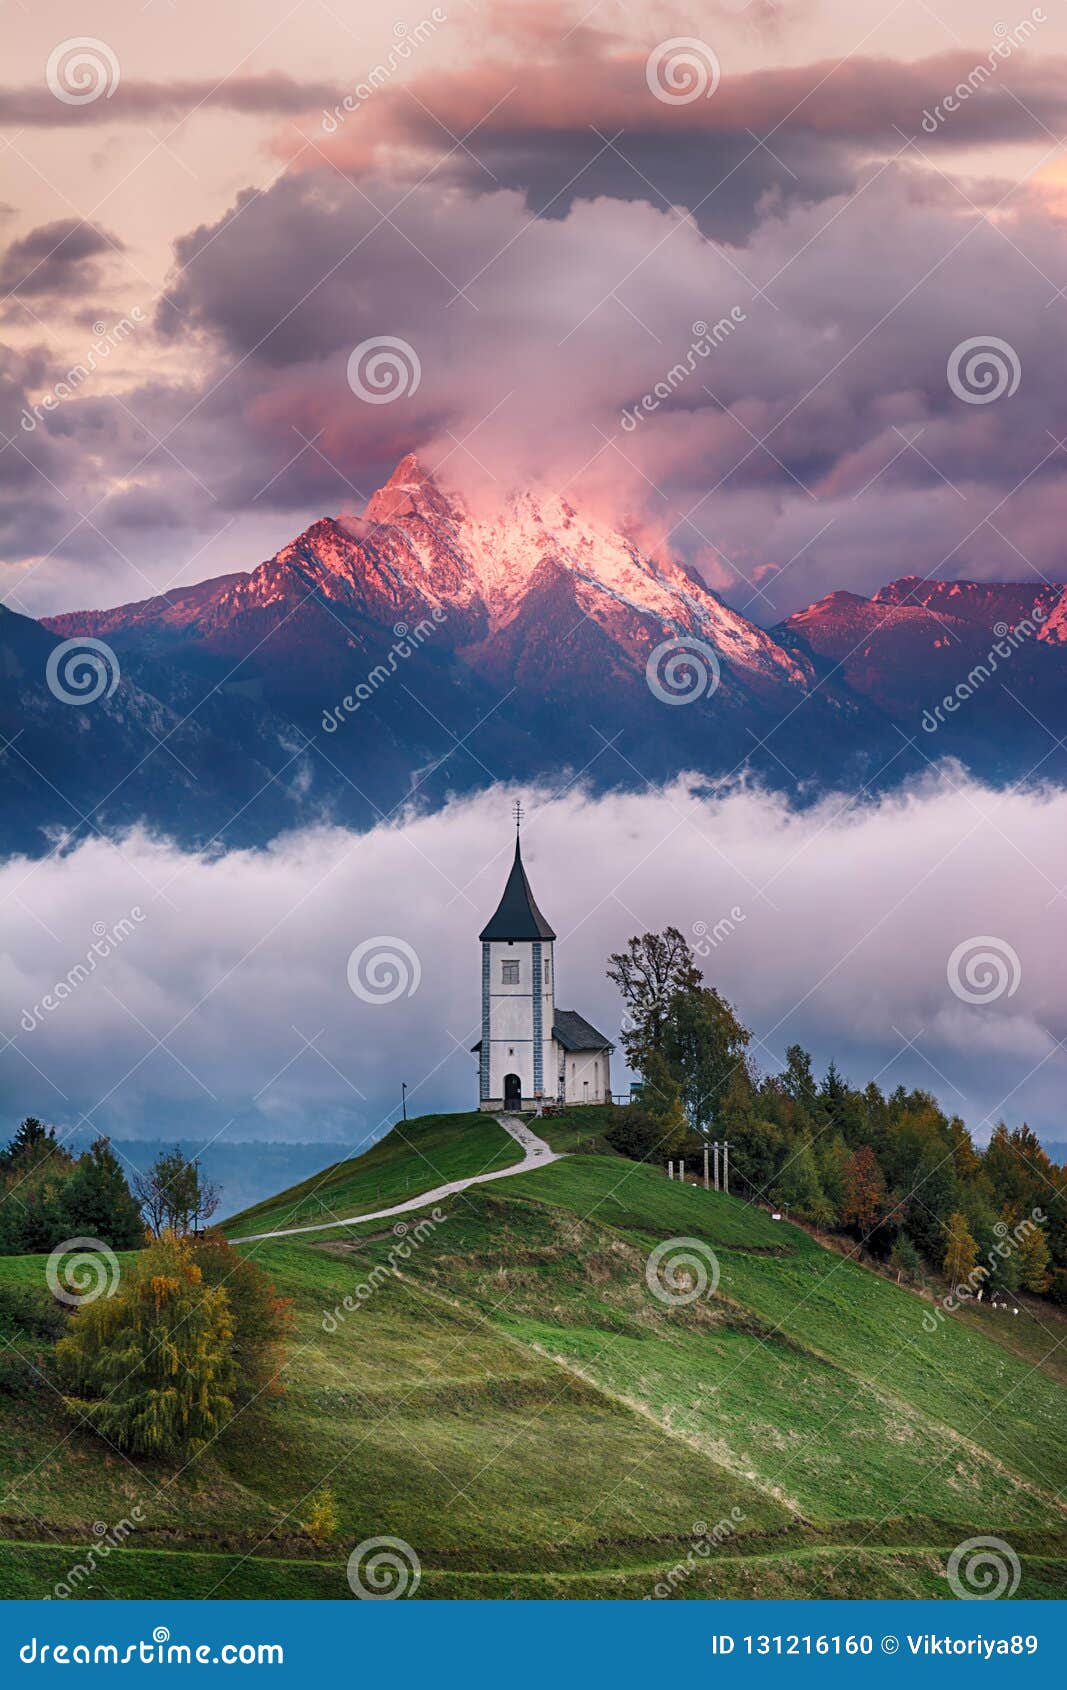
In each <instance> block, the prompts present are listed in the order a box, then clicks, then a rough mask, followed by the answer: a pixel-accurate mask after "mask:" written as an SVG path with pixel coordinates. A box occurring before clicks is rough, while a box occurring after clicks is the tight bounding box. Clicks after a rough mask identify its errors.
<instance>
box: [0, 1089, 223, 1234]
mask: <svg viewBox="0 0 1067 1690" xmlns="http://www.w3.org/2000/svg"><path fill="white" fill-rule="evenodd" d="M219 1199H220V1192H219V1190H218V1187H217V1186H215V1185H213V1184H212V1183H211V1181H210V1180H208V1179H206V1178H205V1177H204V1174H203V1170H202V1169H201V1167H200V1163H199V1160H198V1159H197V1158H195V1157H194V1158H192V1159H191V1160H190V1159H189V1158H187V1157H186V1156H184V1155H183V1154H182V1151H181V1150H180V1148H179V1147H178V1146H177V1145H175V1147H174V1149H173V1150H164V1151H161V1152H160V1154H159V1155H158V1156H157V1157H156V1159H155V1161H154V1162H153V1163H152V1165H151V1167H149V1168H147V1169H146V1170H144V1171H139V1170H136V1171H134V1172H133V1176H132V1179H130V1180H127V1177H126V1174H125V1173H124V1171H123V1167H122V1164H121V1162H120V1161H119V1158H118V1156H117V1155H116V1154H115V1151H114V1150H113V1149H112V1146H111V1143H110V1141H109V1140H108V1139H107V1138H106V1137H101V1138H98V1139H96V1140H95V1141H94V1143H92V1144H91V1145H90V1146H89V1148H88V1149H87V1150H85V1151H82V1152H81V1153H80V1154H78V1155H74V1154H72V1153H71V1151H70V1150H68V1149H67V1147H66V1146H65V1145H64V1144H63V1143H62V1142H61V1141H60V1140H59V1139H58V1138H57V1136H56V1131H55V1128H54V1127H46V1126H44V1125H43V1123H42V1122H41V1121H39V1120H38V1119H37V1117H36V1116H33V1115H28V1116H27V1117H26V1119H25V1120H24V1121H22V1122H20V1124H19V1126H18V1127H17V1129H16V1130H15V1133H14V1135H13V1136H12V1138H11V1140H10V1142H9V1143H8V1144H7V1145H6V1146H5V1147H4V1148H3V1149H2V1150H0V1255H3V1256H26V1255H44V1254H46V1253H48V1252H50V1251H51V1250H53V1249H54V1248H55V1247H56V1245H57V1244H61V1243H63V1242H65V1241H66V1240H67V1239H68V1238H95V1239H99V1241H100V1242H101V1243H102V1244H106V1245H108V1247H109V1248H110V1249H112V1250H131V1249H136V1248H138V1247H139V1246H140V1245H142V1244H144V1243H145V1242H146V1239H147V1238H149V1237H155V1238H158V1237H160V1236H161V1234H162V1233H164V1232H166V1231H172V1232H174V1233H176V1234H177V1235H178V1236H184V1235H185V1234H186V1233H190V1232H199V1231H202V1230H203V1228H204V1227H205V1226H206V1225H207V1223H208V1221H209V1220H210V1219H211V1217H212V1215H213V1214H214V1213H215V1211H216V1209H217V1208H218V1205H219Z"/></svg>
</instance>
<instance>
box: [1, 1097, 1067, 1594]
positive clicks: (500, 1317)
mask: <svg viewBox="0 0 1067 1690" xmlns="http://www.w3.org/2000/svg"><path fill="white" fill-rule="evenodd" d="M592 1114H593V1112H592V1111H590V1117H591V1116H592ZM596 1127H597V1123H595V1122H594V1121H592V1119H589V1121H588V1122H587V1125H586V1128H585V1131H584V1134H583V1142H582V1144H581V1145H579V1144H578V1142H577V1135H578V1131H579V1128H578V1125H577V1122H576V1119H575V1118H573V1117H572V1118H568V1119H567V1120H566V1121H563V1122H559V1123H556V1122H553V1123H546V1136H547V1137H550V1139H552V1140H553V1142H554V1143H555V1144H556V1146H557V1147H558V1148H567V1149H569V1150H571V1151H572V1152H573V1153H572V1154H569V1155H568V1156H567V1157H566V1159H565V1160H563V1161H561V1162H558V1163H554V1164H552V1165H551V1166H549V1167H545V1168H540V1169H537V1170H535V1171H533V1172H529V1173H523V1174H518V1175H516V1176H515V1177H514V1178H513V1179H508V1180H503V1181H498V1182H496V1183H494V1184H491V1185H488V1186H485V1187H481V1188H478V1187H475V1188H472V1189H470V1190H468V1191H466V1192H464V1193H462V1194H461V1195H460V1196H458V1197H454V1198H451V1199H449V1200H448V1201H447V1203H445V1204H444V1205H442V1207H443V1209H444V1212H445V1215H446V1217H447V1218H446V1219H445V1220H444V1221H442V1222H441V1224H439V1225H436V1226H435V1227H434V1228H433V1229H432V1230H430V1231H429V1233H428V1235H426V1236H425V1237H424V1238H423V1240H422V1242H416V1240H415V1238H414V1236H412V1235H409V1237H410V1244H409V1254H408V1256H407V1257H406V1259H404V1260H402V1261H397V1260H396V1257H395V1255H394V1262H395V1263H396V1267H397V1271H396V1272H391V1273H389V1275H388V1276H387V1277H386V1278H385V1279H384V1280H383V1282H382V1283H380V1284H379V1285H378V1287H377V1289H375V1290H374V1292H373V1294H372V1295H370V1296H369V1297H367V1298H366V1300H365V1301H362V1302H358V1303H356V1305H355V1312H352V1313H346V1312H345V1309H344V1299H345V1297H346V1296H348V1297H349V1298H353V1297H354V1293H355V1288H356V1287H357V1286H358V1285H359V1284H361V1283H365V1282H367V1281H368V1276H369V1274H370V1273H371V1271H372V1269H373V1268H374V1267H375V1265H376V1264H378V1265H381V1264H384V1263H386V1262H387V1260H388V1256H389V1252H390V1251H391V1250H392V1251H395V1247H396V1243H397V1239H396V1236H395V1235H394V1233H393V1231H392V1229H391V1228H390V1227H389V1226H388V1225H387V1224H385V1223H375V1222H369V1223H364V1224H363V1225H359V1224H358V1223H357V1224H356V1225H353V1226H338V1227H336V1228H333V1229H331V1230H330V1231H328V1232H323V1233H316V1234H313V1235H310V1236H309V1237H307V1238H294V1239H287V1240H281V1241H265V1242H261V1243H257V1244H252V1245H246V1246H242V1251H243V1252H244V1253H246V1254H249V1255H251V1256H253V1257H254V1258H255V1259H256V1260H257V1261H258V1262H260V1263H261V1264H262V1266H263V1267H264V1268H265V1269H266V1270H267V1271H268V1272H269V1273H270V1274H271V1276H272V1278H273V1279H274V1281H275V1283H276V1285H277V1287H278V1289H279V1290H281V1291H284V1292H285V1293H286V1294H287V1295H289V1296H291V1297H292V1298H293V1299H294V1311H295V1334H294V1339H293V1343H292V1346H291V1349H290V1354H289V1359H288V1362H287V1365H286V1368H285V1386H286V1389H285V1394H284V1396H282V1397H281V1398H280V1399H277V1400H273V1401H269V1402H268V1401H266V1400H265V1399H263V1400H260V1401H257V1402H256V1403H254V1404H253V1405H252V1406H250V1407H249V1408H247V1409H245V1410H244V1411H242V1413H240V1414H239V1415H238V1416H237V1418H236V1420H235V1421H234V1422H233V1424H232V1425H231V1426H230V1427H229V1428H228V1430H227V1431H226V1433H225V1434H224V1435H223V1436H222V1437H221V1438H219V1440H218V1441H217V1442H216V1443H215V1444H214V1445H212V1446H211V1447H210V1448H209V1449H207V1450H206V1451H205V1452H203V1454H202V1455H200V1456H199V1457H198V1458H197V1459H196V1460H195V1461H193V1462H192V1463H190V1464H189V1465H188V1466H186V1467H184V1468H181V1467H168V1466H165V1465H163V1464H157V1463H146V1462H143V1461H138V1462H136V1463H133V1462H130V1461H128V1460H126V1459H125V1458H124V1457H123V1456H122V1455H120V1454H118V1453H117V1452H114V1451H111V1450H109V1449H108V1448H107V1447H106V1446H104V1445H102V1444H101V1443H100V1442H99V1440H97V1439H95V1438H93V1437H92V1436H90V1435H88V1434H86V1433H84V1432H81V1431H79V1430H77V1429H75V1428H73V1427H72V1423H71V1421H70V1419H69V1417H68V1416H67V1414H66V1412H65V1410H64V1409H63V1406H62V1403H61V1401H60V1400H59V1398H58V1395H57V1393H56V1392H55V1389H54V1387H53V1385H52V1384H51V1383H50V1380H49V1363H48V1346H47V1344H46V1343H44V1341H43V1340H32V1339H27V1338H22V1337H18V1336H14V1337H13V1338H12V1339H11V1342H9V1345H8V1348H7V1350H6V1352H5V1364H6V1372H5V1373H4V1375H3V1378H4V1380H6V1386H5V1388H4V1389H3V1390H0V1486H2V1491H0V1498H2V1499H0V1594H2V1595H4V1596H39V1595H43V1594H46V1593H47V1592H48V1590H49V1589H51V1588H52V1586H53V1585H55V1584H56V1583H57V1582H58V1581H60V1580H63V1579H66V1578H67V1576H68V1573H69V1569H70V1568H71V1566H72V1565H73V1564H75V1563H76V1562H77V1560H78V1557H79V1555H80V1556H81V1557H82V1558H84V1554H85V1552H86V1551H87V1550H88V1548H89V1547H90V1546H91V1545H92V1543H93V1542H94V1533H93V1524H94V1522H102V1523H107V1524H112V1525H113V1524H114V1523H115V1522H117V1521H118V1520H120V1519H122V1518H123V1517H130V1515H131V1510H132V1509H134V1508H135V1507H138V1508H140V1509H141V1510H142V1511H143V1522H142V1523H141V1524H140V1525H138V1527H137V1529H136V1531H135V1532H134V1533H133V1534H132V1535H131V1537H130V1538H129V1540H128V1542H127V1545H126V1547H124V1548H122V1549H118V1550H115V1551H113V1552H112V1553H111V1554H110V1555H109V1556H108V1557H107V1558H106V1560H105V1561H104V1562H103V1564H102V1565H101V1566H100V1567H99V1570H98V1571H97V1572H96V1573H95V1574H92V1575H91V1576H90V1578H89V1580H88V1581H86V1580H80V1581H79V1588H78V1594H79V1595H82V1596H86V1595H92V1596H98V1597H107V1596H109V1595H111V1596H119V1595H121V1596H150V1595H155V1594H168V1595H174V1596H248V1597H251V1596H256V1597H290V1596H291V1597H310V1596H327V1597H333V1598H338V1599H349V1597H350V1591H349V1586H348V1583H347V1580H346V1577H345V1564H346V1561H347V1557H348V1553H349V1551H350V1550H351V1549H352V1548H353V1546H354V1545H356V1544H358V1543H360V1542H362V1541H363V1540H364V1539H367V1538H372V1537H380V1536H392V1537H399V1538H402V1539H404V1540H405V1541H406V1542H407V1543H408V1544H410V1545H411V1546H412V1547H413V1549H414V1550H415V1551H416V1552H417V1554H418V1556H419V1558H420V1560H421V1564H422V1570H423V1576H422V1582H421V1585H420V1587H419V1591H418V1594H419V1596H420V1597H435V1596H436V1597H454V1596H485V1597H490V1596H519V1597H546V1596H574V1597H581V1596H627V1597H643V1596H646V1595H649V1594H651V1593H653V1592H654V1591H655V1589H656V1587H657V1585H659V1586H660V1587H661V1588H667V1586H665V1585H664V1583H663V1581H664V1580H666V1579H668V1577H670V1576H671V1574H672V1569H673V1577H671V1582H670V1586H669V1588H671V1590H672V1593H673V1594H675V1595H677V1596H679V1597H709V1596H813V1595H814V1596H818V1595H827V1596H831V1595H833V1596H842V1595H843V1596H850V1597H861V1596H882V1597H889V1596H908V1595H914V1596H923V1597H944V1596H948V1595H950V1594H951V1592H950V1590H949V1588H948V1586H947V1583H946V1579H945V1563H946V1560H947V1557H948V1555H949V1553H950V1552H951V1550H952V1548H953V1547H954V1546H956V1545H957V1544H959V1543H960V1542H961V1541H962V1540H964V1539H966V1538H970V1537H973V1536H977V1535H979V1534H990V1535H995V1536H997V1537H1000V1538H1003V1539H1004V1540H1005V1541H1006V1542H1007V1543H1009V1544H1010V1546H1011V1549H1012V1551H1013V1552H1014V1553H1015V1554H1016V1555H1017V1556H1018V1557H1019V1560H1020V1565H1021V1569H1022V1574H1021V1582H1020V1586H1019V1590H1018V1594H1019V1595H1020V1596H1024V1597H1025V1596H1030V1597H1051V1596H1054V1595H1062V1594H1063V1593H1064V1591H1065V1589H1067V1576H1065V1575H1067V1558H1065V1556H1067V1552H1065V1549H1064V1540H1063V1535H1062V1532H1063V1505H1062V1502H1061V1501H1060V1500H1059V1497H1058V1494H1057V1493H1058V1492H1059V1491H1060V1489H1061V1487H1063V1486H1064V1485H1065V1484H1067V1447H1065V1445H1067V1437H1065V1427H1064V1414H1063V1407H1064V1392H1063V1387H1062V1372H1061V1358H1062V1355H1063V1349H1062V1347H1061V1346H1062V1345H1063V1339H1064V1336H1065V1335H1067V1322H1065V1321H1064V1320H1063V1318H1062V1317H1061V1316H1060V1315H1059V1314H1058V1313H1056V1312H1054V1311H1050V1310H1048V1309H1047V1307H1046V1306H1044V1305H1042V1306H1041V1307H1040V1321H1041V1324H1040V1326H1039V1325H1038V1324H1037V1323H1036V1322H1035V1321H1034V1319H1033V1318H1032V1316H1031V1315H1030V1314H1027V1315H1026V1316H1025V1318H1024V1317H1020V1320H1019V1321H1015V1322H1012V1323H1011V1324H1010V1325H1007V1326H1006V1325H1005V1317H1004V1316H996V1315H993V1314H992V1313H990V1312H988V1311H978V1310H972V1311H970V1312H969V1313H968V1315H967V1316H966V1318H960V1319H956V1318H951V1319H949V1320H947V1321H946V1322H945V1323H944V1325H943V1326H941V1327H940V1328H939V1329H938V1330H937V1331H936V1332H934V1333H927V1332H924V1331H923V1329H922V1315H923V1312H924V1310H928V1309H929V1307H930V1304H929V1302H926V1303H924V1302H922V1301H921V1300H920V1299H919V1298H918V1297H917V1296H915V1295H914V1294H912V1293H911V1292H908V1291H906V1290H903V1289H900V1288H898V1287H897V1286H895V1285H893V1284H892V1283H890V1282H889V1281H887V1280H886V1279H884V1278H881V1277H880V1276H878V1275H876V1274H873V1273H871V1272H869V1271H868V1270H867V1269H865V1268H863V1267H861V1266H858V1265H856V1264H855V1263H852V1262H849V1261H847V1260H845V1259H844V1258H843V1257H842V1256H840V1255H838V1254H836V1253H832V1252H830V1251H827V1250H824V1249H822V1248H821V1247H820V1246H819V1245H818V1244H817V1243H816V1242H814V1241H813V1240H812V1239H811V1238H810V1237H809V1236H808V1235H807V1234H806V1233H804V1232H803V1231H801V1230H800V1229H798V1228H796V1227H791V1226H788V1225H785V1224H782V1223H774V1222H772V1221H771V1220H770V1218H769V1216H767V1215H766V1214H764V1213H763V1212H761V1211H758V1210H754V1209H751V1208H749V1207H747V1206H746V1205H744V1204H742V1203H741V1202H739V1201H737V1200H735V1199H732V1198H729V1197H726V1196H722V1195H717V1194H715V1193H705V1192H703V1191H701V1190H697V1189H695V1188H693V1187H687V1186H682V1185H679V1184H677V1183H672V1182H669V1181H667V1180H666V1179H664V1177H663V1175H662V1173H660V1172H658V1171H655V1170H652V1169H649V1168H646V1167H643V1166H639V1165H637V1164H635V1163H631V1162H628V1161H625V1160H623V1159H621V1158H619V1157H616V1156H613V1155H611V1154H608V1153H605V1152H604V1151H603V1150H602V1149H601V1150H600V1151H598V1150H597V1149H596V1144H597V1139H596ZM405 1141H406V1142H405ZM516 1152H517V1146H515V1145H514V1144H513V1142H512V1141H511V1140H510V1139H508V1138H507V1137H506V1135H505V1134H504V1133H503V1131H502V1130H501V1129H500V1128H499V1126H497V1125H496V1123H495V1122H493V1121H492V1120H491V1119H487V1118H486V1117H482V1116H453V1117H427V1118H424V1119H423V1120H421V1121H415V1122H410V1123H408V1124H407V1127H406V1128H405V1129H404V1135H403V1138H401V1137H399V1135H398V1134H395V1133H394V1134H391V1135H390V1138H389V1139H387V1140H384V1141H383V1142H382V1144H381V1145H380V1146H376V1147H375V1149H374V1150H373V1151H371V1152H369V1153H368V1155H367V1156H366V1157H364V1158H361V1159H360V1161H359V1162H358V1163H351V1162H349V1163H344V1164H339V1165H338V1167H337V1168H335V1169H333V1170H330V1171H329V1176H328V1177H329V1180H330V1181H331V1182H332V1184H331V1188H330V1191H331V1194H330V1196H329V1198H328V1203H329V1207H330V1209H331V1210H333V1212H335V1213H339V1214H344V1213H352V1214H358V1213H359V1212H360V1210H365V1209H368V1208H370V1209H373V1208H376V1207H378V1206H385V1205H386V1203H387V1202H388V1201H389V1200H392V1201H403V1200H404V1198H405V1196H407V1195H410V1194H411V1193H412V1192H414V1191H418V1190H419V1189H422V1190H428V1189H430V1188H432V1187H434V1186H436V1185H438V1184H440V1183H441V1182H442V1180H445V1179H454V1178H460V1177H464V1176H465V1175H466V1174H469V1173H473V1172H476V1171H478V1169H479V1167H480V1166H484V1167H495V1166H505V1165H509V1164H511V1163H512V1162H513V1161H514V1160H516ZM405 1180H410V1182H411V1185H410V1188H408V1189H406V1188H405V1184H404V1182H405ZM314 1183H315V1182H306V1185H305V1186H304V1187H297V1188H295V1189H294V1191H292V1192H289V1193H285V1194H284V1197H283V1198H278V1199H274V1200H272V1202H271V1203H270V1204H266V1205H260V1206H259V1208H258V1209H257V1210H254V1211H247V1212H246V1213H245V1214H244V1215H242V1216H238V1217H236V1218H235V1220H234V1221H233V1222H231V1223H229V1228H228V1229H229V1230H232V1231H233V1232H234V1233H235V1234H241V1233H244V1232H247V1231H259V1230H261V1229H262V1228H263V1227H264V1225H265V1224H266V1225H269V1224H271V1222H273V1224H275V1225H279V1226H281V1225H298V1224H301V1220H302V1219H304V1220H305V1223H306V1218H308V1216H309V1210H308V1209H307V1208H305V1211H304V1215H300V1213H299V1210H300V1205H302V1204H303V1205H311V1204H312V1203H314V1202H316V1201H318V1200H319V1193H318V1192H316V1193H315V1195H314V1196H312V1193H311V1190H310V1187H311V1186H313V1185H314ZM325 1184H326V1182H324V1185H325ZM379 1192H381V1197H380V1198H379ZM294 1210H295V1211H297V1218H296V1219H294ZM311 1218H313V1219H314V1220H315V1221H317V1220H319V1219H320V1216H319V1214H318V1213H312V1215H311ZM321 1218H323V1219H328V1218H329V1215H328V1214H327V1215H326V1216H322V1217H321ZM415 1218H417V1217H415V1216H412V1217H411V1219H412V1221H414V1220H415ZM671 1238H686V1239H694V1240H697V1241H698V1242H699V1244H700V1245H701V1246H702V1247H703V1248H704V1249H705V1250H710V1251H712V1252H713V1253H714V1255H715V1257H716V1259H717V1263H718V1270H719V1283H718V1289H717V1291H716V1292H715V1294H714V1296H711V1297H700V1298H697V1299H696V1300H695V1301H693V1302H691V1303H689V1304H687V1305H673V1304H670V1305H669V1304H665V1303H664V1302H662V1301H660V1300H659V1299H658V1298H657V1297H656V1296H654V1295H653V1294H652V1292H651V1290H650V1289H649V1286H648V1284H647V1283H646V1278H645V1264H646V1260H647V1257H648V1254H649V1251H650V1249H651V1248H652V1247H653V1246H655V1245H657V1244H659V1243H661V1242H663V1241H664V1240H667V1239H671ZM42 1276H43V1262H42V1261H41V1260H40V1259H38V1258H0V1288H2V1287H3V1285H5V1284H21V1285H24V1286H28V1287H31V1288H32V1287H33V1285H34V1284H35V1283H36V1284H37V1285H40V1284H41V1282H42ZM1029 1306H1030V1307H1031V1308H1033V1309H1036V1308H1038V1305H1036V1304H1034V1303H1031V1304H1030V1305H1029ZM9 1338H11V1335H10V1334H9ZM13 1369H14V1371H12V1370H13ZM324 1486H328V1487H329V1489H330V1491H331V1492H332V1495H333V1497H334V1500H335V1502H336V1507H337V1512H338V1516H339V1519H340V1529H339V1532H338V1534H337V1537H336V1539H335V1540H334V1541H333V1542H331V1543H329V1544H328V1545H326V1546H322V1545H320V1544H316V1543H315V1542H313V1541H312V1539H311V1537H310V1536H309V1535H308V1533H307V1532H306V1530H305V1529H304V1528H305V1522H306V1521H307V1519H308V1517H309V1514H310V1510H311V1506H312V1503H313V1501H314V1498H315V1496H316V1495H317V1494H318V1493H319V1492H320V1491H321V1489H322V1487H324ZM720 1522H721V1523H723V1525H724V1528H725V1529H724V1530H723V1531H722V1532H721V1533H720V1537H721V1541H719V1542H716V1543H712V1544H711V1545H710V1547H709V1546H708V1544H707V1542H706V1541H705V1540H706V1536H707V1533H708V1532H709V1531H710V1530H711V1529H712V1528H714V1527H715V1525H716V1524H717V1523H720ZM701 1542H704V1548H703V1549H702V1550H701V1551H700V1552H699V1553H694V1546H695V1545H696V1544H699V1543H701ZM705 1551H707V1552H706V1553H705ZM679 1569H681V1571H680V1572H679Z"/></svg>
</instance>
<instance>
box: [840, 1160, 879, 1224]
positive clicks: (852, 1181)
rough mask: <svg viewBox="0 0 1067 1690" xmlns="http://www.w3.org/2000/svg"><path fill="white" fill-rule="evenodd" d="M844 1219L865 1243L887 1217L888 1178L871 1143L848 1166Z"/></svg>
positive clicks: (843, 1206)
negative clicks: (886, 1184) (886, 1190)
mask: <svg viewBox="0 0 1067 1690" xmlns="http://www.w3.org/2000/svg"><path fill="white" fill-rule="evenodd" d="M844 1187H845V1196H844V1202H843V1204H842V1210H841V1218H842V1220H843V1221H844V1222H845V1224H846V1226H851V1227H853V1228H854V1229H855V1232H856V1236H857V1237H858V1238H859V1240H860V1243H861V1244H862V1243H865V1242H866V1240H867V1239H868V1238H869V1237H870V1235H871V1233H872V1232H873V1231H874V1229H875V1228H876V1227H877V1225H878V1223H879V1222H880V1221H881V1219H882V1217H883V1216H884V1214H885V1204H886V1193H885V1176H884V1175H883V1173H882V1170H881V1168H880V1167H879V1165H878V1158H877V1156H876V1155H875V1154H874V1151H873V1150H872V1149H871V1147H870V1145H869V1144H861V1145H860V1147H859V1149H858V1150H856V1151H854V1152H853V1154H852V1155H851V1156H850V1157H849V1159H848V1161H847V1162H846V1163H845V1169H844Z"/></svg>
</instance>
